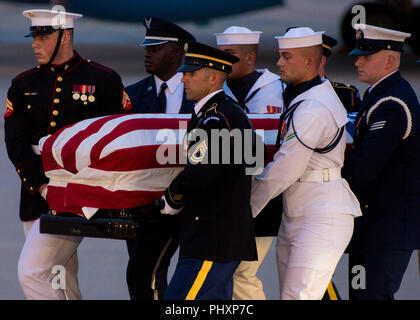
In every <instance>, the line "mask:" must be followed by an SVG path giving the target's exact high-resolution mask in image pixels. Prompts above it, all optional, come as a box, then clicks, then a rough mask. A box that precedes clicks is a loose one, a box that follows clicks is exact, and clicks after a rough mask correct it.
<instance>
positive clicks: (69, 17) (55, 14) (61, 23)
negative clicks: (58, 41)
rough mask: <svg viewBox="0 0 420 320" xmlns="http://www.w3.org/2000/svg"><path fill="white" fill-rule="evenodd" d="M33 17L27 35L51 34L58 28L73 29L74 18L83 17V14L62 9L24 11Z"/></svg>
mask: <svg viewBox="0 0 420 320" xmlns="http://www.w3.org/2000/svg"><path fill="white" fill-rule="evenodd" d="M22 14H23V15H24V16H25V17H27V18H29V19H31V23H32V24H31V27H30V28H29V29H30V32H29V33H28V34H27V35H26V36H25V37H33V36H36V35H45V34H50V33H53V32H55V31H57V30H58V29H73V28H74V22H73V21H74V20H75V19H79V18H82V17H83V15H81V14H77V13H70V12H65V11H60V10H44V9H33V10H26V11H23V13H22Z"/></svg>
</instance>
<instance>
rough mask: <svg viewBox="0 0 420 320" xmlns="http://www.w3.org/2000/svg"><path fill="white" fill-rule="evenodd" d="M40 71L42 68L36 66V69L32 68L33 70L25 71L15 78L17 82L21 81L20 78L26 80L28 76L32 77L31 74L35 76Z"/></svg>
mask: <svg viewBox="0 0 420 320" xmlns="http://www.w3.org/2000/svg"><path fill="white" fill-rule="evenodd" d="M40 69H41V66H36V67H34V68H32V69H29V70H26V71H24V72H22V73H20V74H18V75H17V76H16V77H15V78H14V80H17V79H20V78H24V77H26V76H29V75H31V74H34V73H35V72H38V71H39V70H40Z"/></svg>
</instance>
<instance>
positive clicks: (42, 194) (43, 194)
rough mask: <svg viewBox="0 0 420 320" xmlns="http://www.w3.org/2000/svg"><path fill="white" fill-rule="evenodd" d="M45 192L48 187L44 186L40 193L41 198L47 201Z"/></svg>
mask: <svg viewBox="0 0 420 320" xmlns="http://www.w3.org/2000/svg"><path fill="white" fill-rule="evenodd" d="M47 192H48V186H46V187H45V188H44V189H42V191H41V193H40V194H41V197H43V198H44V199H45V200H47Z"/></svg>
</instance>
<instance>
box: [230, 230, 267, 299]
mask: <svg viewBox="0 0 420 320" xmlns="http://www.w3.org/2000/svg"><path fill="white" fill-rule="evenodd" d="M272 241H273V237H255V242H256V245H257V253H258V260H257V261H241V263H240V264H239V266H238V268H237V269H236V271H235V273H234V274H233V296H232V299H233V300H265V294H264V290H263V284H262V282H261V280H260V279H259V278H258V277H257V272H258V269H259V267H260V265H261V263H262V262H263V260H264V257H265V255H266V254H267V251H268V249H270V246H271V242H272Z"/></svg>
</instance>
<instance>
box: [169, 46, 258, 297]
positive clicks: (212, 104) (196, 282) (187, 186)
mask: <svg viewBox="0 0 420 320" xmlns="http://www.w3.org/2000/svg"><path fill="white" fill-rule="evenodd" d="M237 61H238V58H237V57H235V56H233V55H230V54H227V53H225V52H223V51H220V50H218V49H215V48H212V47H208V46H206V45H204V44H201V43H190V44H188V46H187V47H186V54H185V60H184V64H183V65H182V66H181V68H180V69H179V71H182V72H184V78H183V81H184V83H185V84H186V85H188V86H189V92H190V96H189V98H190V97H191V95H192V93H191V92H194V91H195V92H196V91H197V90H194V89H193V88H192V87H193V86H197V87H198V86H200V87H201V89H202V92H201V97H200V99H199V101H198V103H197V105H196V106H195V108H194V112H193V114H192V118H191V120H190V122H189V124H188V128H187V142H186V143H187V146H186V150H187V157H188V162H187V165H186V166H185V168H184V169H183V171H181V172H180V173H179V175H178V176H177V177H176V178H175V179H174V180H173V181H172V183H171V184H170V186H169V187H168V188H167V189H166V191H165V194H164V196H163V199H164V201H165V208H164V209H162V210H161V212H162V213H163V214H177V213H178V212H179V211H180V210H182V211H181V213H180V252H179V260H178V264H177V267H176V270H175V273H174V275H173V277H172V279H171V282H170V284H169V286H168V289H167V291H166V294H165V299H169V300H178V299H181V300H183V299H187V300H189V299H213V300H218V299H232V287H233V273H234V272H235V269H236V268H237V266H238V265H239V262H240V261H242V260H249V261H252V260H256V258H257V251H256V246H255V234H254V226H253V221H252V213H251V207H250V203H249V197H250V187H251V175H246V173H245V172H246V165H245V162H244V161H242V162H241V163H239V164H236V163H235V162H233V151H234V150H235V144H236V143H243V144H244V143H249V141H246V140H245V139H243V137H244V132H245V130H252V131H253V128H252V125H251V123H250V121H249V120H248V118H247V116H246V114H245V113H244V111H243V110H242V108H241V107H240V106H239V105H236V104H234V103H232V102H231V101H230V100H228V98H227V96H226V94H225V93H224V92H223V90H222V87H223V82H224V80H225V79H226V76H227V75H223V74H224V73H229V72H230V71H231V70H232V68H231V66H232V64H233V63H235V62H237ZM209 69H210V70H216V71H211V72H215V73H216V74H213V73H210V76H209V74H207V76H206V72H207V71H209ZM222 75H223V76H222ZM216 76H217V78H216ZM195 77H198V78H195ZM200 77H203V78H200ZM206 77H207V78H206ZM210 77H211V79H213V80H214V81H215V82H214V83H213V84H211V82H210V81H212V80H209V79H210ZM187 79H189V80H190V81H187ZM191 79H192V80H191ZM198 79H204V80H201V81H198V82H195V81H196V80H198ZM207 92H210V93H207ZM187 96H188V95H187ZM213 129H215V130H227V131H229V132H232V130H239V131H240V132H241V133H242V138H241V142H237V141H234V140H236V139H230V148H229V149H230V152H231V153H230V162H229V164H223V163H222V159H224V158H223V156H224V153H225V152H226V150H225V148H222V147H220V148H214V146H212V142H213V140H212V136H211V131H212V130H213ZM199 130H201V132H205V133H206V136H205V137H203V136H202V135H197V131H199ZM236 147H237V146H236ZM242 150H244V149H242ZM216 153H218V154H217V155H215V154H216ZM214 156H215V157H214ZM214 159H217V160H218V161H214ZM242 159H244V158H243V157H242Z"/></svg>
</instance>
